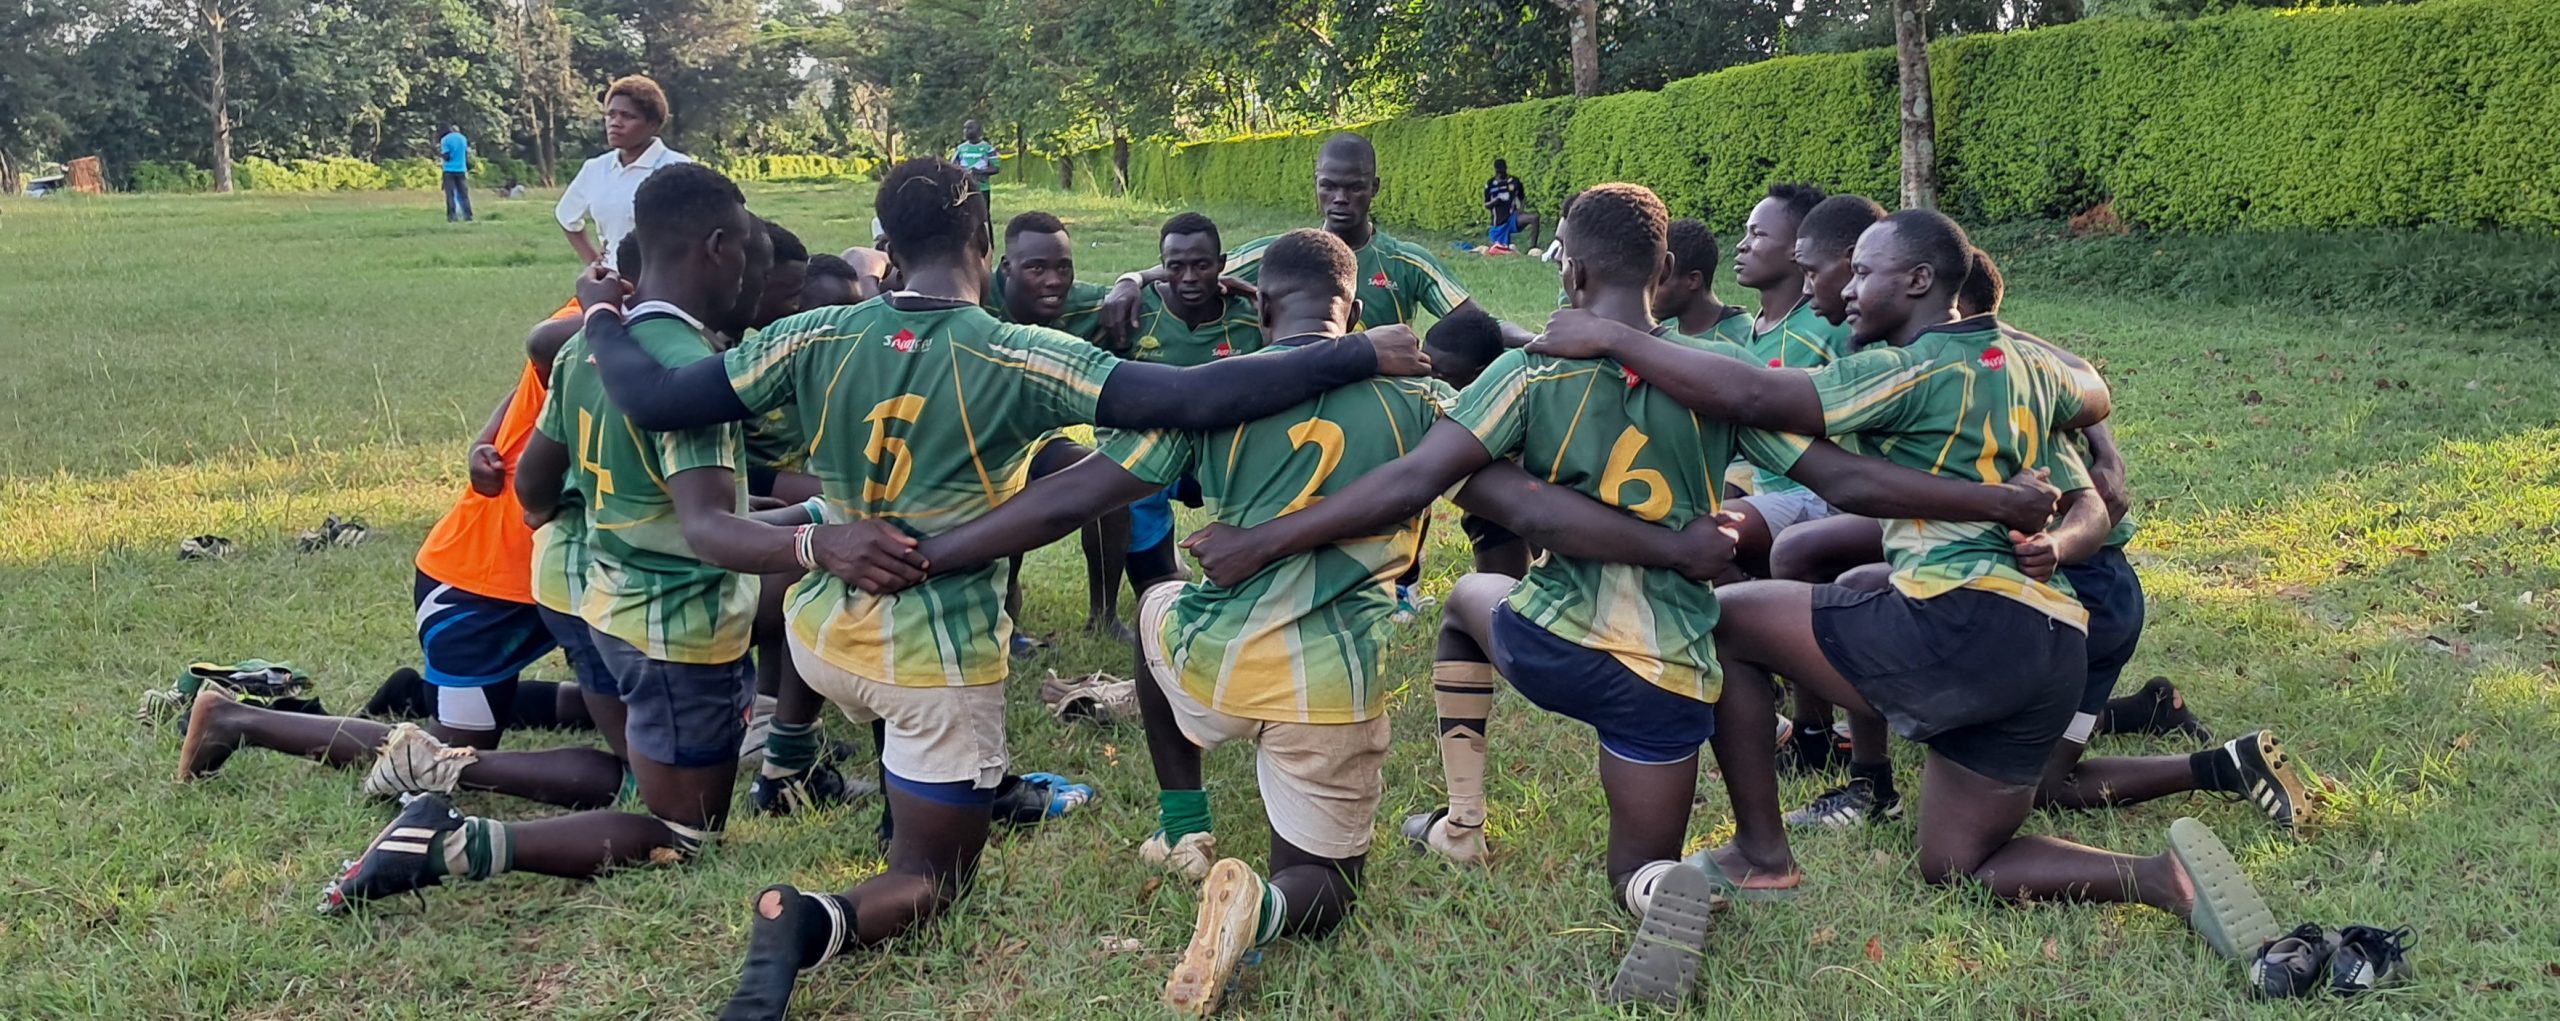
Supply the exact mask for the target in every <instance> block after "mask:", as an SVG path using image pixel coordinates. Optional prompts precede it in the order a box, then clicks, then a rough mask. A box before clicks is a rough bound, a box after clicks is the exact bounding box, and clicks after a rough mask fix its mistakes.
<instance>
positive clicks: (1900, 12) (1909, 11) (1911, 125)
mask: <svg viewBox="0 0 2560 1021" xmlns="http://www.w3.org/2000/svg"><path fill="white" fill-rule="evenodd" d="M1928 3H1929V0H1893V48H1894V53H1895V55H1896V57H1898V58H1899V61H1900V63H1901V65H1902V205H1903V208H1906V209H1936V208H1938V137H1937V128H1936V114H1935V112H1934V108H1933V107H1932V105H1931V103H1930V102H1929V23H1928V21H1927V17H1926V16H1927V13H1928Z"/></svg>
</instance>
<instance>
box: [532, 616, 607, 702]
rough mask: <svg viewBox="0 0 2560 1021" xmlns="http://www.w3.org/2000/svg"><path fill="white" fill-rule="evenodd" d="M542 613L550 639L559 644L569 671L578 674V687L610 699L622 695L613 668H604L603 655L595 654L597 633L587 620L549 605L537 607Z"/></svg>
mask: <svg viewBox="0 0 2560 1021" xmlns="http://www.w3.org/2000/svg"><path fill="white" fill-rule="evenodd" d="M535 610H536V612H538V613H540V614H542V626H543V627H545V628H549V629H550V631H551V640H552V641H554V642H557V643H559V645H560V655H561V657H562V658H565V659H567V660H568V661H569V672H570V673H572V674H575V675H577V678H578V690H580V691H583V692H586V693H588V694H591V695H603V696H605V697H607V698H621V697H622V685H621V684H619V683H616V682H615V681H614V679H613V671H611V670H607V669H605V665H604V658H603V657H601V656H598V655H596V643H595V639H594V638H593V637H592V636H593V634H594V632H593V631H592V630H591V629H589V628H588V627H587V622H586V621H584V620H580V619H578V618H577V617H575V616H572V615H570V614H566V613H562V612H560V611H558V610H554V609H552V608H550V607H548V606H541V607H535Z"/></svg>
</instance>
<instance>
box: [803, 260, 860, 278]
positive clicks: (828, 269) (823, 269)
mask: <svg viewBox="0 0 2560 1021" xmlns="http://www.w3.org/2000/svg"><path fill="white" fill-rule="evenodd" d="M819 277H834V278H836V279H838V280H842V281H844V282H846V283H858V282H860V281H861V280H862V272H861V271H860V270H856V269H854V268H853V264H852V263H850V262H846V261H844V257H843V256H840V255H836V254H834V253H832V252H818V253H815V254H813V255H811V256H809V279H811V280H815V279H817V278H819Z"/></svg>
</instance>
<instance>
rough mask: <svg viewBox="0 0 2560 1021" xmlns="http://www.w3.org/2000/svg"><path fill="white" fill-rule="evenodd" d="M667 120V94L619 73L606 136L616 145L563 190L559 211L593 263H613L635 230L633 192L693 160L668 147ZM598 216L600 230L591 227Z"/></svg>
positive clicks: (607, 101)
mask: <svg viewBox="0 0 2560 1021" xmlns="http://www.w3.org/2000/svg"><path fill="white" fill-rule="evenodd" d="M666 126H667V94H666V92H665V91H664V90H662V89H660V88H658V83H657V82H654V81H651V80H649V78H648V77H647V76H645V75H636V74H635V75H630V76H627V77H624V78H619V79H616V80H615V81H614V83H613V87H612V88H610V89H607V90H606V91H605V94H604V141H605V144H606V145H610V146H612V147H613V148H612V149H609V150H607V151H606V152H605V154H604V155H602V156H598V157H596V158H594V159H591V160H588V161H587V163H586V165H585V166H582V167H579V168H578V176H577V178H576V179H575V180H572V181H570V182H569V190H568V191H565V192H562V193H561V194H560V207H559V209H558V210H556V214H557V216H558V217H559V220H560V230H561V232H562V233H564V234H567V235H568V236H569V247H571V248H575V249H577V250H578V256H579V257H580V258H583V259H585V260H587V262H588V264H590V265H598V264H601V265H603V266H604V267H605V268H607V269H611V268H613V249H614V246H615V245H618V244H621V243H622V236H623V235H625V234H629V233H631V195H632V193H633V192H637V191H639V190H640V182H642V181H645V180H648V178H649V175H650V174H651V173H654V172H656V171H657V169H658V168H659V167H664V166H672V165H674V164H678V163H691V162H693V157H691V156H687V155H685V154H683V153H680V152H677V151H675V150H673V149H669V148H667V144H666V143H665V142H663V141H660V140H659V139H658V132H659V131H660V130H662V129H664V128H665V127H666ZM588 220H594V221H595V224H596V230H595V236H593V237H590V236H589V235H588V233H587V221H588Z"/></svg>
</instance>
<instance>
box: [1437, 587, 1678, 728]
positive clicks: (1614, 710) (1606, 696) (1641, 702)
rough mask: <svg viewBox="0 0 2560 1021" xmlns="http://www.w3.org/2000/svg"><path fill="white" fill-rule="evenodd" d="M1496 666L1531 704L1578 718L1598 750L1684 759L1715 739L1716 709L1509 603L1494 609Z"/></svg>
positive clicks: (1561, 714) (1493, 651) (1496, 669)
mask: <svg viewBox="0 0 2560 1021" xmlns="http://www.w3.org/2000/svg"><path fill="white" fill-rule="evenodd" d="M1485 651H1486V652H1488V653H1490V654H1492V656H1493V669H1494V670H1495V671H1496V672H1498V673H1500V674H1502V677H1503V679H1504V680H1507V681H1510V682H1511V687H1512V688H1513V689H1514V690H1517V691H1519V692H1520V695H1521V697H1523V698H1526V699H1528V700H1529V701H1530V703H1531V704H1533V705H1536V706H1537V707H1538V708H1540V709H1544V710H1546V711H1548V712H1551V713H1555V714H1557V715H1560V716H1565V717H1569V718H1572V719H1576V720H1580V721H1582V722H1584V723H1588V724H1590V725H1591V729H1593V730H1595V731H1598V732H1599V733H1600V747H1601V748H1603V749H1606V750H1607V751H1608V752H1609V754H1611V755H1615V756H1617V757H1619V758H1621V759H1625V760H1627V761H1629V762H1633V763H1637V764H1639V765H1648V766H1652V765H1662V764H1665V763H1672V762H1679V761H1682V760H1685V759H1687V758H1689V757H1690V756H1693V755H1696V754H1698V746H1700V745H1703V744H1706V743H1707V739H1708V738H1711V737H1714V736H1716V707H1715V706H1713V705H1710V704H1708V703H1705V702H1700V701H1698V700H1697V699H1694V698H1689V697H1686V696H1683V695H1676V694H1673V693H1671V692H1669V691H1665V690H1663V689H1661V688H1658V687H1655V686H1654V685H1653V684H1651V683H1648V682H1647V681H1646V680H1645V679H1644V678H1642V677H1638V676H1636V674H1635V671H1632V670H1629V669H1627V667H1626V664H1624V663H1620V662H1618V659H1617V657H1615V656H1611V655H1609V654H1608V653H1605V652H1601V651H1599V650H1596V649H1588V648H1584V647H1582V646H1580V645H1576V644H1574V643H1572V642H1568V641H1565V640H1564V639H1562V638H1558V637H1556V636H1555V634H1554V633H1553V632H1550V631H1548V630H1547V629H1545V628H1542V627H1539V626H1538V625H1536V624H1532V623H1530V622H1529V619H1528V618H1526V617H1523V616H1521V615H1520V612H1519V611H1517V610H1514V609H1512V608H1511V604H1509V603H1504V604H1502V605H1501V606H1499V607H1496V608H1494V611H1493V648H1491V649H1487V650H1485Z"/></svg>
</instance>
